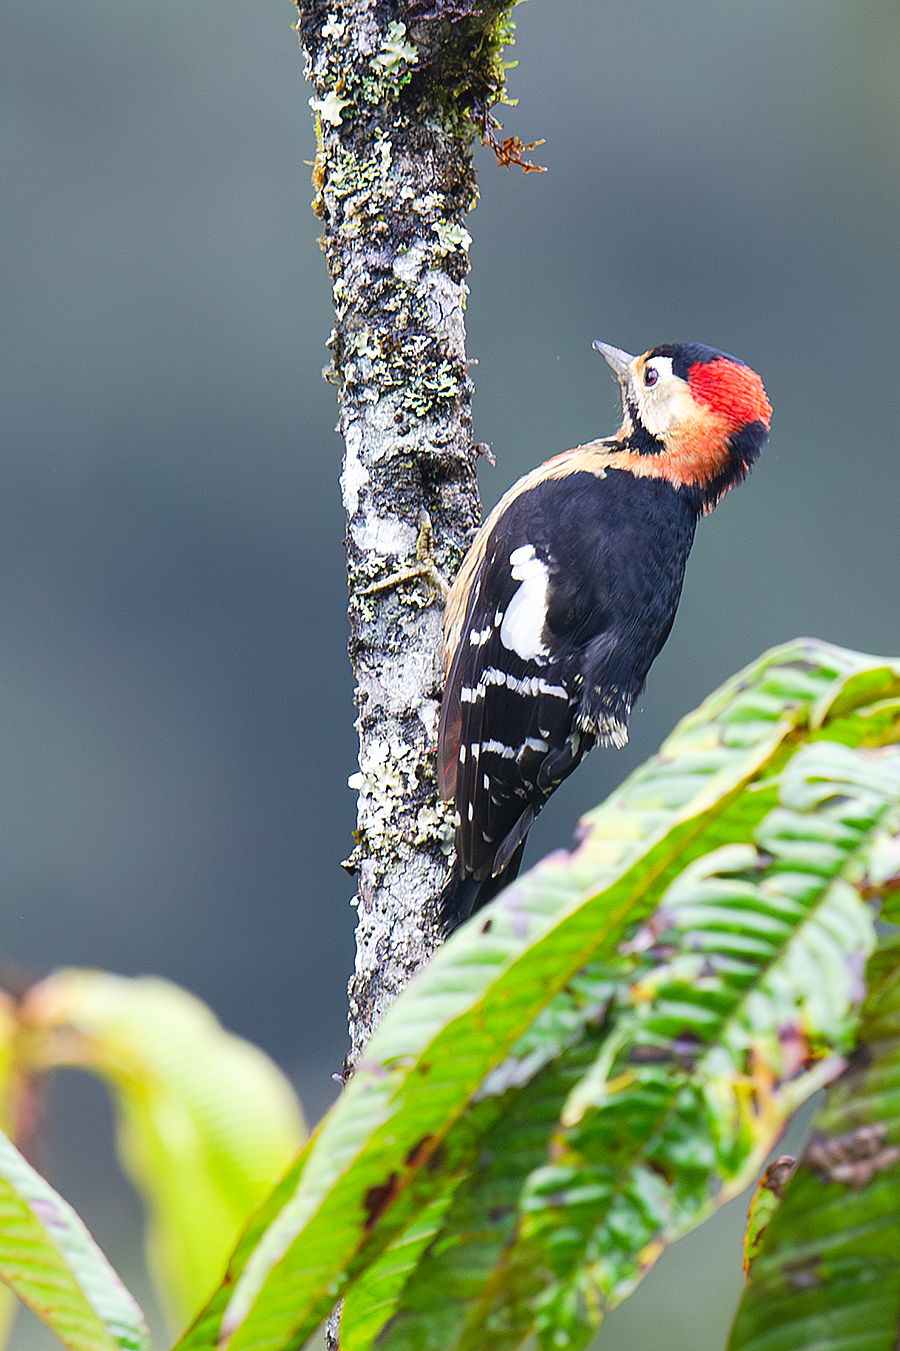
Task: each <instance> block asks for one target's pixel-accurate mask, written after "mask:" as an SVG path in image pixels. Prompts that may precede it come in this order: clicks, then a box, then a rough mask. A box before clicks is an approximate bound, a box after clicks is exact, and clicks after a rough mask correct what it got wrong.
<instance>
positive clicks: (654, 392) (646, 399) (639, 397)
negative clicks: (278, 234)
mask: <svg viewBox="0 0 900 1351" xmlns="http://www.w3.org/2000/svg"><path fill="white" fill-rule="evenodd" d="M647 365H648V366H652V367H653V369H654V370H655V371H657V373H658V374H659V379H658V380H657V382H656V384H655V385H652V386H651V387H650V388H648V387H647V386H646V385H644V384H643V383H639V384H638V387H637V390H636V394H635V400H636V403H637V407H638V412H639V413H640V416H641V422H642V423H643V424H644V426H645V427H646V428H647V431H648V432H649V433H650V435H651V436H664V435H665V433H666V432H668V431H671V429H672V428H673V427H674V426H676V425H677V424H678V423H681V422H684V421H686V420H689V419H690V418H691V417H692V416H694V415H696V412H697V405H696V403H695V402H694V396H693V395H692V394H691V391H690V388H689V387H688V384H687V381H685V380H682V379H681V378H680V377H679V376H677V375H675V373H674V372H673V370H672V358H671V357H651V358H650V360H649V361H648V362H647Z"/></svg>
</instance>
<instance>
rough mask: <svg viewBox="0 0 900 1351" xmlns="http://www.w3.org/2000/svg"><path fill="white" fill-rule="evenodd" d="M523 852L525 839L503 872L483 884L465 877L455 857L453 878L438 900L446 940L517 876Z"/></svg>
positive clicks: (468, 876) (467, 876)
mask: <svg viewBox="0 0 900 1351" xmlns="http://www.w3.org/2000/svg"><path fill="white" fill-rule="evenodd" d="M524 852H525V841H524V840H523V841H522V843H521V844H520V845H519V847H518V849H517V850H516V851H515V853H514V854H513V856H512V858H511V859H510V860H509V863H507V865H506V867H505V868H504V869H503V871H502V872H501V873H499V874H498V875H497V876H496V877H486V878H485V879H484V881H483V882H477V881H476V880H475V878H474V877H473V875H472V874H471V873H466V874H465V875H463V874H462V872H461V870H460V866H459V857H458V856H457V857H456V858H454V860H453V866H452V868H451V869H450V876H449V877H448V878H447V881H446V884H445V885H444V889H443V891H442V892H441V894H440V896H439V897H438V914H439V915H440V920H441V928H442V929H443V931H444V936H445V937H448V938H449V936H450V934H452V933H453V930H454V929H458V928H459V926H460V925H461V924H464V923H465V922H466V920H467V919H468V918H469V916H470V915H474V914H475V912H476V911H477V910H480V909H481V907H482V906H484V905H487V903H488V901H492V900H493V899H494V897H495V896H496V895H498V894H499V893H500V892H501V891H502V890H503V888H504V887H505V886H506V885H507V883H508V882H511V881H512V880H513V878H514V877H517V876H518V873H519V869H520V868H521V866H522V855H523V854H524Z"/></svg>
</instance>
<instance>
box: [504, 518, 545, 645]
mask: <svg viewBox="0 0 900 1351" xmlns="http://www.w3.org/2000/svg"><path fill="white" fill-rule="evenodd" d="M509 561H510V564H511V571H512V576H513V580H514V581H516V582H521V586H520V587H519V589H518V590H517V591H516V593H515V595H514V596H513V598H512V600H511V601H510V602H509V605H508V606H507V607H506V614H505V615H504V616H503V621H502V623H501V625H500V641H501V643H502V644H503V646H504V647H506V648H508V649H509V650H510V651H511V652H515V653H516V655H517V656H519V657H521V658H522V660H523V661H534V660H535V658H536V657H546V655H547V652H548V649H547V648H546V647H545V646H544V643H543V641H542V637H543V632H544V624H545V622H546V619H547V591H548V588H549V584H550V571H549V569H548V567H547V564H546V563H544V562H542V561H541V559H540V558H537V557H536V556H535V552H534V545H533V544H522V545H520V546H519V548H518V549H513V551H512V553H511V554H510V556H509Z"/></svg>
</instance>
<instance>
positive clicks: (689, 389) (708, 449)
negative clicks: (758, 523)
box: [594, 342, 772, 511]
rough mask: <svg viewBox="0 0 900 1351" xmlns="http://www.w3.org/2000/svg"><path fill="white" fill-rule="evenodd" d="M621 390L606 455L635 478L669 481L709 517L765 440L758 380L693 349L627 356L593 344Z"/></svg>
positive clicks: (738, 364)
mask: <svg viewBox="0 0 900 1351" xmlns="http://www.w3.org/2000/svg"><path fill="white" fill-rule="evenodd" d="M594 347H595V348H596V349H597V351H598V352H601V353H602V355H603V356H604V357H605V358H606V360H607V361H608V362H609V364H610V366H612V368H613V370H614V371H615V373H616V376H617V377H618V380H619V384H620V385H621V388H622V405H623V411H624V422H623V424H622V427H621V429H620V431H619V433H618V435H617V436H616V438H615V441H614V442H611V443H609V444H610V448H611V449H613V448H614V449H615V450H616V452H617V453H619V454H621V455H622V456H625V457H627V460H628V463H627V465H626V463H625V462H624V461H623V464H622V467H623V468H625V467H627V468H628V469H630V471H631V472H632V473H635V474H637V475H639V476H640V477H653V478H665V479H668V480H669V482H671V483H672V484H673V485H674V486H675V487H676V488H682V489H684V490H686V491H687V492H689V493H690V494H691V495H692V496H694V497H695V498H696V500H697V503H698V506H699V508H700V509H701V510H703V511H710V510H711V509H712V508H713V507H714V506H715V504H716V502H718V500H719V498H720V497H721V496H722V494H723V493H725V492H727V491H728V489H729V488H731V487H733V486H734V485H735V484H736V483H740V481H741V480H742V479H743V478H745V477H746V476H747V473H748V472H749V470H750V466H751V465H752V464H753V462H754V460H755V459H756V457H757V456H758V455H759V452H760V450H761V448H762V446H763V445H764V443H765V441H766V440H767V438H768V435H769V421H770V418H771V416H772V405H771V404H770V403H769V400H768V399H767V397H766V391H765V390H764V389H763V383H762V380H760V378H759V376H758V375H757V374H756V372H755V371H752V370H751V369H750V367H749V366H745V365H744V363H743V362H742V361H738V359H737V358H736V357H732V356H728V355H727V354H726V353H725V352H719V351H717V350H716V348H714V347H704V346H702V345H701V344H700V343H674V344H667V345H665V346H662V347H654V348H652V349H651V350H650V351H649V352H645V353H644V355H643V356H639V357H633V356H629V354H628V353H627V352H622V351H620V350H619V348H618V347H610V346H609V345H608V344H607V343H604V342H595V343H594Z"/></svg>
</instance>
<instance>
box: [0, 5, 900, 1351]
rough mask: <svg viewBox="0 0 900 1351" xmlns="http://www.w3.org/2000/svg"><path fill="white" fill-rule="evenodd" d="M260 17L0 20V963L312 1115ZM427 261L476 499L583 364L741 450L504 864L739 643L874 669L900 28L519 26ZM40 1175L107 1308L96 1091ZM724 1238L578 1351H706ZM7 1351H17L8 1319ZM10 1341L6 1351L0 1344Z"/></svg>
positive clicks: (897, 209)
mask: <svg viewBox="0 0 900 1351" xmlns="http://www.w3.org/2000/svg"><path fill="white" fill-rule="evenodd" d="M293 16H294V12H293V10H292V8H291V6H290V5H289V4H288V3H287V0H254V3H252V4H251V3H247V0H216V2H215V3H213V0H191V3H190V4H184V3H183V2H182V0H153V3H151V4H149V5H142V6H138V5H137V4H136V3H134V0H91V2H90V3H89V4H87V3H83V4H79V3H76V4H62V3H61V2H60V0H6V3H5V4H4V5H3V7H2V11H0V35H2V41H0V70H2V79H0V119H2V132H0V176H2V181H3V182H4V183H5V185H6V188H5V191H4V192H3V195H2V204H0V212H2V250H0V275H2V297H3V299H2V338H0V342H2V362H0V368H2V373H0V381H2V400H0V402H2V414H0V417H2V437H0V919H2V924H0V949H2V953H3V956H4V959H5V961H6V962H7V963H11V964H14V965H15V966H16V967H18V968H20V969H21V970H22V971H23V972H24V973H25V974H26V975H28V976H38V975H42V974H44V973H45V972H47V971H48V970H50V969H52V968H53V967H54V966H57V965H60V964H65V965H70V964H74V965H85V966H99V967H103V968H107V969H109V970H112V971H116V972H120V973H124V974H137V973H142V972H153V973H157V974H161V975H165V976H168V977H170V978H171V979H173V980H176V981H179V982H181V983H182V984H184V985H186V986H187V987H188V988H189V989H191V990H192V991H194V992H195V993H197V994H199V995H200V996H201V997H202V998H204V999H205V1000H207V1001H208V1002H209V1003H210V1004H211V1005H212V1006H213V1008H214V1009H215V1011H216V1012H217V1013H218V1015H219V1016H220V1018H221V1019H222V1020H223V1022H224V1023H225V1024H226V1026H227V1027H228V1028H229V1029H231V1030H232V1031H236V1032H239V1033H241V1034H243V1035H245V1036H247V1037H250V1038H252V1039H253V1040H254V1041H256V1042H257V1043H259V1044H260V1045H261V1046H263V1047H264V1048H265V1049H266V1050H267V1051H268V1052H269V1053H270V1054H271V1055H272V1056H274V1057H275V1059H276V1060H277V1061H278V1062H279V1063H280V1064H281V1065H282V1066H283V1067H284V1069H285V1070H286V1071H287V1072H288V1074H289V1075H290V1076H291V1078H292V1079H293V1081H294V1083H295V1084H296V1085H297V1087H298V1089H299V1091H300V1093H301V1095H302V1096H303V1100H304V1103H305V1106H306V1109H307V1113H308V1115H309V1117H310V1118H311V1119H312V1120H315V1119H316V1118H317V1117H318V1116H319V1115H320V1114H321V1112H322V1111H323V1110H324V1109H325V1107H326V1106H327V1105H328V1103H329V1101H330V1100H331V1098H332V1096H333V1092H334V1090H333V1085H332V1082H331V1078H330V1076H331V1074H332V1072H333V1071H334V1070H336V1069H338V1068H339V1066H340V1063H341V1060H342V1057H343V1052H344V1043H345V1033H344V1026H345V984H346V980H347V977H348V974H349V972H350V969H351V966H352V957H353V949H352V942H353V937H352V915H353V912H352V911H351V909H350V906H349V904H348V901H349V897H350V895H351V892H352V889H353V888H352V883H351V881H350V880H349V879H348V878H347V877H346V876H345V874H344V873H343V872H342V871H341V869H340V867H339V861H340V859H341V858H343V857H344V856H345V855H346V854H347V852H348V851H349V848H350V844H351V840H350V832H351V830H352V827H353V824H354V815H355V811H354V798H353V795H352V793H351V792H350V791H349V790H348V789H347V786H346V781H347V776H348V775H349V774H351V773H352V772H353V770H354V767H355V760H354V757H355V736H354V732H353V728H352V721H353V717H354V710H353V704H352V682H351V677H350V671H349V666H348V663H347V659H346V653H345V644H346V637H347V627H346V620H345V613H344V611H345V600H346V591H345V582H344V575H343V557H342V534H343V516H342V511H341V506H340V497H339V492H338V485H337V479H338V473H339V468H340V457H341V445H340V442H339V439H338V437H337V436H336V435H335V434H334V432H333V427H334V424H335V421H336V417H337V411H336V403H335V395H334V390H333V389H332V387H331V386H330V385H327V384H326V383H324V381H323V380H322V378H321V369H322V367H323V365H325V363H326V360H327V353H326V351H325V347H324V342H325V339H326V338H327V336H328V333H329V330H330V327H331V310H330V296H329V287H328V282H327V277H326V272H325V266H324V261H323V259H322V257H321V255H320V253H319V250H318V248H317V246H316V242H315V239H316V235H317V233H318V229H319V226H318V222H317V221H316V220H315V218H314V217H313V216H312V214H311V212H310V211H309V200H310V198H311V195H312V192H311V188H310V184H309V169H308V167H306V165H305V164H304V160H311V159H312V158H313V153H314V138H313V129H312V123H311V119H310V114H309V110H308V108H307V105H306V100H307V98H308V96H309V90H308V89H307V87H306V86H305V84H304V81H303V78H302V63H301V58H300V54H299V50H298V46H297V40H296V36H295V34H294V33H293V32H292V27H291V25H292V23H293ZM515 18H516V22H517V26H518V27H517V45H516V47H515V50H514V52H513V53H512V55H513V56H515V57H517V58H518V59H519V62H520V64H519V67H518V69H516V70H514V71H512V72H511V76H510V93H511V95H512V96H513V97H515V98H518V100H519V104H518V107H516V108H514V109H506V110H504V112H505V113H506V117H505V132H506V134H512V133H516V134H518V135H520V136H521V137H522V139H523V140H524V141H531V140H535V139H537V138H540V137H543V138H545V140H546V144H545V145H544V146H542V147H540V149H539V150H538V151H537V152H535V157H536V158H537V159H538V160H539V162H540V163H542V164H545V165H547V166H548V167H549V173H547V174H541V175H538V174H531V175H528V176H527V177H523V176H522V175H521V174H520V173H518V172H516V173H507V172H506V171H504V170H501V169H499V168H497V167H496V166H495V164H494V161H493V157H492V156H491V155H490V154H489V153H488V152H485V151H479V152H478V162H479V166H480V187H481V202H480V204H479V206H478V209H477V211H476V212H475V213H474V215H473V216H472V217H471V218H470V220H469V222H468V224H469V228H470V230H471V232H472V234H473V236H474V243H473V245H472V249H471V255H470V256H471V260H472V275H471V278H470V286H471V297H470V302H469V308H468V324H469V352H470V355H471V356H472V357H475V358H477V359H478V361H479V365H478V367H477V369H476V371H475V376H476V382H477V386H478V391H477V395H476V399H475V405H474V408H475V436H476V439H478V440H483V441H489V442H491V443H492V446H493V449H494V453H495V455H496V457H497V467H496V469H491V468H490V467H489V466H487V465H485V466H484V469H483V476H482V491H483V496H484V500H485V504H486V505H491V504H492V503H493V502H494V501H496V499H497V498H498V497H499V495H500V494H501V493H502V491H503V490H504V489H505V488H506V487H507V486H508V485H509V483H511V482H512V480H513V479H514V478H516V477H517V476H518V475H519V474H521V473H522V472H524V471H525V470H526V469H528V468H530V467H531V466H532V465H534V464H535V463H537V462H538V461H540V460H542V459H544V458H546V457H547V456H548V455H550V454H552V453H555V452H557V451H560V450H563V449H566V448H567V447H569V446H571V445H574V444H576V443H578V442H581V441H585V440H588V439H590V438H592V437H595V436H598V435H603V434H607V433H610V432H612V431H613V430H615V427H616V425H617V417H618V400H617V393H616V387H615V383H614V381H613V379H612V378H611V375H610V372H609V371H608V369H607V367H606V365H605V363H604V362H603V361H602V359H601V358H600V357H598V356H597V354H596V353H595V352H593V351H592V350H591V340H592V339H594V338H602V339H603V340H605V341H607V342H611V343H613V344H615V345H617V346H620V347H624V348H627V349H628V350H631V351H643V350H644V349H646V348H647V347H650V346H652V345H655V344H657V343H660V342H669V341H682V340H684V341H699V342H705V343H710V344H712V345H714V346H718V347H721V348H724V349H725V350H726V351H730V352H733V353H735V354H736V355H737V356H740V357H741V358H742V359H744V360H745V361H747V362H748V363H749V364H750V365H752V366H753V367H754V368H755V369H756V370H758V371H759V372H760V373H761V374H762V376H763V378H764V380H765V383H766V387H767V389H768V392H769V395H770V397H771V399H772V403H773V404H774V407H775V416H774V421H773V436H772V442H771V445H770V447H769V448H768V449H767V450H766V452H765V454H764V456H763V458H762V460H761V461H760V463H759V465H758V466H757V468H756V470H755V471H754V474H753V476H752V478H751V479H750V481H749V482H748V483H747V484H746V485H745V486H744V487H742V488H741V489H740V491H739V492H737V493H735V494H732V495H731V496H730V497H729V498H728V499H727V500H726V501H725V503H723V505H722V506H721V507H720V508H719V510H718V511H717V512H716V513H715V514H714V515H713V516H712V517H711V518H710V519H709V520H708V521H705V522H703V523H702V524H701V527H700V529H699V531H698V538H697V543H696V546H695V548H694V552H693V556H692V558H691V562H690V566H689V569H688V577H687V583H686V586H685V592H684V599H683V601H682V604H681V609H680V612H679V616H678V619H677V622H676V625H675V628H674V631H673V633H672V636H671V638H670V640H669V643H668V646H667V647H666V649H665V651H664V652H663V654H662V656H661V657H660V658H659V659H658V661H657V662H656V665H655V666H654V668H653V671H652V673H651V677H650V681H649V684H648V687H647V691H646V694H645V696H644V698H643V700H642V702H641V705H640V707H639V708H638V709H637V710H636V712H635V715H634V718H633V721H632V739H631V744H630V746H629V747H628V748H627V749H626V750H625V751H622V752H616V753H613V752H607V753H605V754H595V755H594V756H593V757H592V758H591V759H590V760H589V761H588V762H586V764H585V766H584V767H583V768H582V769H581V770H580V771H579V773H578V774H577V775H576V776H575V778H574V780H571V781H570V782H569V783H568V784H566V785H565V786H564V787H563V789H561V790H560V792H559V793H558V794H557V795H556V796H555V798H554V799H553V801H552V803H551V805H550V807H549V808H548V809H547V811H546V812H545V814H544V816H543V817H542V818H541V821H540V822H539V825H538V827H537V828H536V829H535V830H534V831H533V832H532V836H531V840H532V844H531V848H530V854H529V857H530V858H531V859H532V860H534V859H535V858H536V857H538V856H539V855H540V854H541V853H543V852H545V851H546V850H547V849H549V848H551V847H556V846H559V845H563V844H566V843H568V841H569V840H570V838H571V834H572V830H573V826H574V823H575V821H576V819H577V817H578V815H579V813H580V812H581V811H583V810H584V809H586V808H588V807H589V806H591V805H593V804H594V803H595V802H597V801H598V800H600V799H601V798H602V797H603V796H604V795H605V794H606V793H607V792H608V791H610V790H611V789H612V788H613V787H614V786H615V784H616V783H617V782H618V781H619V779H620V778H621V777H622V776H623V775H624V774H625V773H626V772H627V771H628V770H629V769H630V768H632V767H633V766H634V765H635V764H637V763H638V762H639V761H640V760H642V759H643V758H645V757H646V756H647V755H648V754H650V753H651V752H652V751H653V750H654V749H655V748H656V746H657V744H658V743H659V741H660V740H661V738H662V737H663V736H664V735H665V734H666V732H667V731H668V730H669V729H670V728H671V726H672V724H673V723H674V722H675V721H676V719H677V718H678V717H679V716H680V715H681V714H682V713H684V712H685V711H687V710H688V709H690V708H691V707H693V706H694V705H695V704H696V703H697V702H698V701H699V700H700V699H701V698H702V697H703V696H704V695H705V694H707V693H708V692H709V691H710V690H711V689H712V688H713V687H714V686H715V685H716V684H718V683H719V682H720V681H721V680H723V679H724V678H725V677H727V676H728V675H729V674H731V673H732V672H733V671H734V670H736V669H737V668H738V667H740V666H741V665H743V664H745V663H746V662H748V661H751V660H752V659H753V658H754V657H756V656H757V655H758V653H759V652H760V651H762V650H763V649H764V648H766V647H769V646H771V645H773V644H774V643H778V642H781V641H783V640H785V639H787V638H790V637H793V636H795V635H797V634H801V633H803V634H815V635H817V636H820V637H822V638H825V639H828V640H830V641H832V642H835V643H840V644H843V645H846V646H849V647H856V648H861V649H864V650H866V651H871V652H883V653H891V654H895V655H896V654H897V653H898V652H900V633H898V618H897V573H898V547H897V544H898V527H897V520H898V511H900V482H898V474H897V468H896V465H897V445H896V440H895V418H896V407H897V388H898V383H900V342H898V323H900V247H898V224H897V223H898V220H900V168H898V165H900V7H898V6H897V5H896V3H895V0H831V3H830V4H828V5H822V4H821V3H820V0H793V3H792V4H790V5H785V4H784V3H783V0H741V2H740V3H739V2H738V0H724V2H723V0H679V2H678V3H677V4H673V3H672V0H641V2H640V3H638V4H622V3H613V0H565V3H563V0H531V2H530V3H528V4H523V5H521V6H520V7H519V8H518V9H517V10H516V14H515ZM47 1170H48V1173H49V1175H50V1177H51V1180H52V1181H53V1182H54V1183H55V1185H57V1186H58V1187H59V1188H60V1189H61V1190H62V1191H63V1192H64V1194H65V1195H66V1197H67V1199H69V1200H70V1201H71V1202H72V1203H73V1204H74V1205H75V1206H76V1207H77V1208H78V1209H79V1210H80V1211H81V1213H82V1214H83V1215H84V1216H85V1217H86V1218H87V1220H88V1222H89V1224H90V1225H91V1227H92V1228H93V1230H94V1232H95V1234H96V1236H97V1238H98V1239H99V1241H100V1242H101V1244H102V1245H103V1246H104V1247H105V1248H106V1250H107V1252H109V1253H110V1254H111V1255H112V1257H113V1260H114V1261H115V1263H116V1264H117V1265H118V1266H119V1268H120V1269H121V1271H122V1273H123V1275H125V1277H126V1279H128V1280H129V1281H130V1282H132V1283H133V1286H134V1287H135V1288H136V1289H137V1290H138V1292H139V1293H140V1294H142V1295H144V1296H145V1297H146V1283H145V1282H144V1280H143V1278H142V1276H141V1275H140V1272H139V1262H140V1258H139V1216H138V1210H137V1203H136V1202H135V1200H134V1198H133V1196H132V1195H131V1193H130V1192H129V1190H128V1188H127V1186H126V1185H125V1183H124V1182H122V1181H120V1180H119V1179H118V1178H117V1176H116V1174H115V1171H114V1164H113V1161H112V1153H111V1146H110V1125H109V1109H108V1106H107V1105H106V1102H105V1099H104V1097H103V1092H102V1090H101V1089H100V1088H99V1087H98V1086H97V1085H96V1084H94V1083H93V1082H90V1081H87V1080H86V1079H84V1078H83V1077H80V1076H79V1075H77V1074H76V1073H74V1072H71V1073H70V1072H67V1073H65V1074H60V1075H59V1076H58V1078H57V1083H56V1086H55V1090H54V1104H53V1114H52V1126H51V1131H50V1136H49V1140H48V1145H47ZM743 1210H744V1207H743V1206H741V1205H740V1203H736V1205H733V1206H731V1207H730V1208H728V1209H726V1211H725V1212H723V1213H722V1215H720V1216H719V1217H718V1218H717V1220H716V1221H715V1222H714V1223H713V1225H711V1226H710V1227H708V1228H707V1229H704V1230H702V1231H700V1232H699V1233H698V1234H696V1235H693V1236H691V1237H690V1238H688V1239H687V1240H685V1241H683V1243H682V1244H680V1245H678V1247H676V1248H675V1249H673V1250H672V1251H671V1252H669V1253H668V1254H667V1255H666V1256H665V1257H664V1259H663V1261H662V1262H661V1263H660V1265H659V1267H658V1268H657V1269H656V1270H655V1271H654V1273H653V1274H652V1275H651V1277H650V1278H649V1279H648V1281H647V1282H646V1283H645V1285H644V1286H643V1287H642V1288H641V1290H640V1291H639V1293H638V1295H637V1296H636V1297H635V1298H634V1299H633V1300H632V1301H629V1302H628V1303H627V1304H626V1305H624V1306H623V1307H622V1309H621V1310H619V1311H617V1313H616V1314H614V1315H613V1316H612V1317H611V1318H610V1319H609V1320H608V1322H607V1324H606V1325H605V1327H604V1329H603V1331H602V1333H601V1338H600V1342H599V1346H600V1347H602V1348H603V1351H627V1349H628V1348H637V1347H640V1348H642V1349H643V1351H653V1348H661V1349H662V1348H665V1351H682V1348H684V1351H687V1348H691V1351H720V1348H721V1347H722V1346H723V1345H724V1340H725V1337H726V1333H727V1327H728V1323H729V1319H730V1316H731V1313H732V1310H733V1307H734V1303H735V1301H736V1299H737V1295H738V1292H739V1289H740V1283H741V1276H740V1270H739V1240H740V1233H741V1229H742V1223H743ZM15 1336H16V1340H15V1342H14V1345H15V1346H16V1347H17V1351H31V1348H37V1347H38V1346H41V1347H43V1346H45V1345H46V1346H49V1345H50V1344H51V1341H50V1338H49V1335H47V1336H46V1338H45V1335H44V1334H43V1332H42V1331H41V1330H40V1329H39V1328H38V1327H37V1325H34V1324H32V1323H31V1322H29V1321H28V1320H26V1319H21V1320H20V1323H19V1325H18V1328H17V1332H16V1334H15ZM42 1339H44V1340H42Z"/></svg>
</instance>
